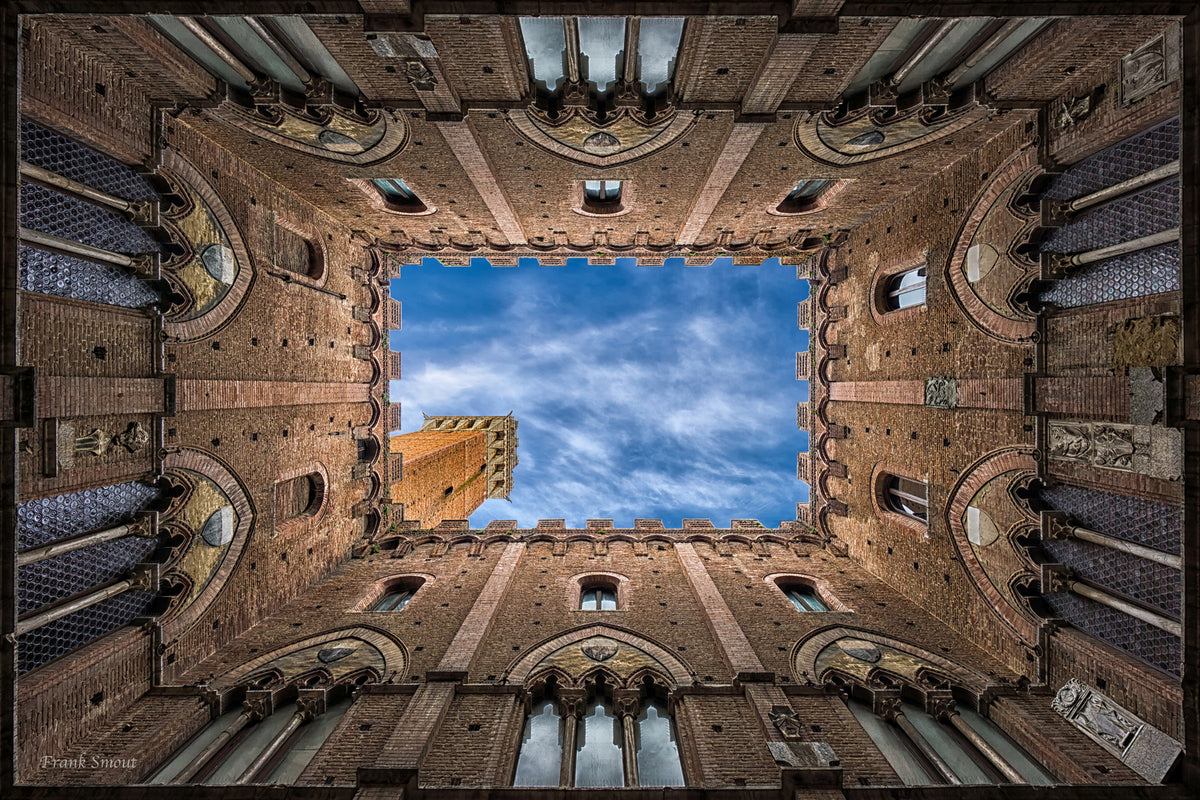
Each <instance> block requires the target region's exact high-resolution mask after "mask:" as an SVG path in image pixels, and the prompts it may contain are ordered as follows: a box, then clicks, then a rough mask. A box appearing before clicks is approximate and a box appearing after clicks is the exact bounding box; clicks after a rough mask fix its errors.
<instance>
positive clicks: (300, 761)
mask: <svg viewBox="0 0 1200 800" xmlns="http://www.w3.org/2000/svg"><path fill="white" fill-rule="evenodd" d="M350 703H351V700H350V698H348V697H347V698H344V699H342V700H339V701H338V702H336V703H334V704H333V705H331V706H330V707H329V708H328V709H326V711H325V713H324V714H322V715H320V716H319V717H317V718H316V719H314V720H313V721H312V722H308V723H305V724H304V725H302V726H301V727H300V735H299V736H298V737H297V738H296V739H294V740H293V743H292V746H291V747H289V748H288V751H287V754H286V755H285V756H284V757H283V760H282V761H280V762H279V766H277V767H275V769H273V770H272V771H271V773H270V775H269V776H267V778H266V779H265V780H264V782H265V783H283V784H293V783H295V782H296V780H297V779H298V778H299V777H300V773H301V772H303V771H304V768H305V767H307V766H308V762H310V761H312V760H313V756H315V755H316V754H317V750H319V749H321V745H323V744H325V740H326V739H328V738H329V734H331V733H333V729H334V728H336V727H337V725H338V723H339V722H341V721H342V717H343V716H345V714H346V710H347V709H349V708H350Z"/></svg>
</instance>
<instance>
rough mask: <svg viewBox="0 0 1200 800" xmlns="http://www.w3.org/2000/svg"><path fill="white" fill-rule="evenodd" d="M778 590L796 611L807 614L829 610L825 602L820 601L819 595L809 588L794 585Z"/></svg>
mask: <svg viewBox="0 0 1200 800" xmlns="http://www.w3.org/2000/svg"><path fill="white" fill-rule="evenodd" d="M779 588H781V589H783V593H784V594H785V595H787V599H788V600H791V601H792V605H794V606H795V607H796V610H797V611H802V612H808V611H828V610H829V607H828V606H827V605H825V602H824V601H823V600H821V597H820V595H818V594H817V591H816V589H814V588H812V587H811V586H806V585H804V584H799V583H795V584H787V585H784V586H780V587H779Z"/></svg>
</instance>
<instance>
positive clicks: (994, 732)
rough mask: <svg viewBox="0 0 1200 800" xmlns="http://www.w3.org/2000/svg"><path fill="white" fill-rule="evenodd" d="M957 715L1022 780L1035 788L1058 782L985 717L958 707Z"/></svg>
mask: <svg viewBox="0 0 1200 800" xmlns="http://www.w3.org/2000/svg"><path fill="white" fill-rule="evenodd" d="M958 714H959V716H961V717H962V718H963V721H964V722H966V723H967V724H968V725H970V726H971V727H972V728H973V729H974V730H975V732H976V733H978V734H979V735H980V736H982V737H983V738H984V740H985V741H986V742H987V743H988V744H990V745H991V746H992V747H994V748H996V751H997V752H998V753H1000V755H1001V756H1003V757H1004V760H1005V761H1007V762H1008V763H1009V764H1011V765H1012V766H1013V769H1015V770H1016V771H1017V772H1019V773H1020V774H1021V777H1022V778H1024V779H1025V780H1027V781H1029V782H1030V783H1031V784H1033V785H1035V786H1049V785H1050V784H1053V783H1057V782H1058V781H1056V780H1055V779H1054V778H1053V777H1052V776H1051V775H1050V774H1049V773H1048V772H1046V771H1045V770H1044V769H1042V767H1041V765H1039V764H1038V763H1037V762H1036V761H1034V760H1033V759H1032V758H1030V757H1029V754H1028V753H1026V752H1025V751H1024V750H1023V749H1021V747H1020V746H1019V745H1018V744H1017V743H1016V742H1014V741H1013V740H1012V739H1009V738H1008V736H1006V735H1005V734H1004V732H1003V731H1002V730H1000V729H999V728H997V727H996V726H995V725H994V724H992V721H991V720H989V719H988V718H987V717H984V716H981V715H979V714H976V713H975V712H974V711H972V710H971V709H969V708H964V707H963V706H959V707H958Z"/></svg>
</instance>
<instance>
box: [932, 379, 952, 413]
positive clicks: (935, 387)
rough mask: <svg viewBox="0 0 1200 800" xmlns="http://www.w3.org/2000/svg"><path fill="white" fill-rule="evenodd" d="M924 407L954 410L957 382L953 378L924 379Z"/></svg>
mask: <svg viewBox="0 0 1200 800" xmlns="http://www.w3.org/2000/svg"><path fill="white" fill-rule="evenodd" d="M925 405H927V406H929V407H930V408H954V407H955V406H957V405H958V381H956V380H954V378H928V379H926V381H925Z"/></svg>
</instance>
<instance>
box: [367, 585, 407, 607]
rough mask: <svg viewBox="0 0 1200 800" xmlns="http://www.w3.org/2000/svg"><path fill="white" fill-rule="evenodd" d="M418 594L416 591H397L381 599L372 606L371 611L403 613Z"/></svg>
mask: <svg viewBox="0 0 1200 800" xmlns="http://www.w3.org/2000/svg"><path fill="white" fill-rule="evenodd" d="M416 593H417V592H416V590H415V589H395V590H393V591H390V592H388V593H387V594H385V595H384V596H383V597H381V598H379V602H378V603H376V604H375V605H374V606H372V607H371V610H372V611H402V610H403V609H404V607H405V606H406V605H408V601H409V600H411V599H412V596H413V595H414V594H416Z"/></svg>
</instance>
